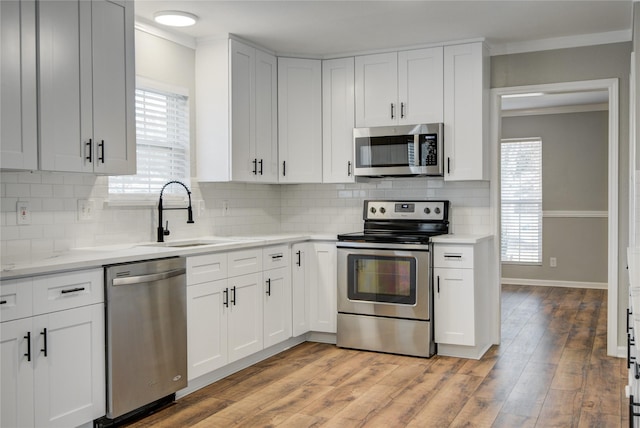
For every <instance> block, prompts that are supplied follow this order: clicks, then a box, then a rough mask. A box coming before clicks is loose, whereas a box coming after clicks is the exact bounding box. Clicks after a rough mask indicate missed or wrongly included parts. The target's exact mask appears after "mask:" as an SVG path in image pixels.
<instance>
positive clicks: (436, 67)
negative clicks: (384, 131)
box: [398, 47, 444, 124]
mask: <svg viewBox="0 0 640 428" xmlns="http://www.w3.org/2000/svg"><path fill="white" fill-rule="evenodd" d="M442 52H443V49H442V47H435V48H430V49H417V50H411V51H403V52H399V53H398V101H399V103H400V106H399V111H398V114H399V123H401V124H415V123H438V122H442V121H443V111H442V110H443V85H444V84H443V81H442V73H443V57H442Z"/></svg>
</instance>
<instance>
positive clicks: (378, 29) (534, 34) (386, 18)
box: [135, 0, 632, 57]
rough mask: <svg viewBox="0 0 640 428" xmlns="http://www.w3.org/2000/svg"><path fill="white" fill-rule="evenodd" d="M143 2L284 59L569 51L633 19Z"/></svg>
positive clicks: (144, 16)
mask: <svg viewBox="0 0 640 428" xmlns="http://www.w3.org/2000/svg"><path fill="white" fill-rule="evenodd" d="M135 5H136V15H137V17H138V19H139V20H140V21H142V22H145V21H146V22H151V20H152V19H153V14H154V13H155V12H158V11H161V10H182V11H185V12H191V13H194V14H196V15H197V16H199V17H200V20H199V21H198V23H197V24H196V25H195V26H193V27H190V28H184V29H179V30H174V29H171V30H170V31H172V32H176V33H178V34H182V35H186V36H189V37H192V38H194V39H199V38H208V37H215V36H222V35H227V34H229V33H231V34H236V35H238V36H240V37H241V38H244V39H246V40H250V41H252V42H254V43H256V44H258V45H260V46H263V47H265V48H268V49H270V50H272V51H273V52H274V53H276V54H277V55H281V56H283V55H294V54H295V55H301V54H302V55H305V56H310V57H330V56H339V55H341V54H352V53H354V52H364V51H370V50H379V49H393V48H399V47H407V46H419V45H427V44H431V43H441V42H447V41H456V40H467V39H476V38H485V39H486V41H487V43H488V44H489V45H490V46H491V48H492V53H493V54H495V53H506V52H511V51H513V50H518V49H521V48H522V47H523V46H526V45H527V44H529V43H531V41H538V42H539V43H541V44H544V43H545V42H546V44H547V45H549V44H551V46H550V47H553V46H557V47H562V46H564V44H566V43H573V42H574V41H575V40H577V39H579V38H583V39H585V40H595V41H596V42H598V40H599V43H603V42H606V41H608V40H610V41H621V40H624V39H626V40H630V37H631V15H632V14H631V10H632V1H631V0H623V1H618V0H606V1H596V0H586V1H585V0H568V1H552V0H535V1H530V0H528V1H527V0H511V1H504V0H503V1H484V0H474V1H456V0H448V1H400V0H395V1H372V0H361V1H339V0H338V1H313V0H302V1H294V0H289V1H269V0H258V1H244V0H235V1H216V0H197V1H188V0H136V3H135ZM587 44H595V43H593V42H587Z"/></svg>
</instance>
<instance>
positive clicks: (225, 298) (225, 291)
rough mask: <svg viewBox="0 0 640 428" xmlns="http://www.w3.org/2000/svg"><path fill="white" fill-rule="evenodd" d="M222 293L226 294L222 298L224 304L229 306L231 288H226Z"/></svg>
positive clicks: (226, 306)
mask: <svg viewBox="0 0 640 428" xmlns="http://www.w3.org/2000/svg"><path fill="white" fill-rule="evenodd" d="M222 295H223V296H224V297H223V299H222V304H223V305H224V307H225V308H228V307H229V289H228V288H225V289H224V291H223V292H222Z"/></svg>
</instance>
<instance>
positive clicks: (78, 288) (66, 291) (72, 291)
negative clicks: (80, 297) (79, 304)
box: [60, 287, 84, 294]
mask: <svg viewBox="0 0 640 428" xmlns="http://www.w3.org/2000/svg"><path fill="white" fill-rule="evenodd" d="M77 291H84V287H76V288H70V289H68V290H61V291H60V294H68V293H75V292H77Z"/></svg>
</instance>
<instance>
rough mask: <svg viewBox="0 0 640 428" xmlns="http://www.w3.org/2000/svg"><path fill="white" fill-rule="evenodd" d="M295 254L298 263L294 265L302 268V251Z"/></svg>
mask: <svg viewBox="0 0 640 428" xmlns="http://www.w3.org/2000/svg"><path fill="white" fill-rule="evenodd" d="M296 254H297V255H298V261H297V263H296V264H297V265H298V266H302V251H298V252H297V253H296Z"/></svg>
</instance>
